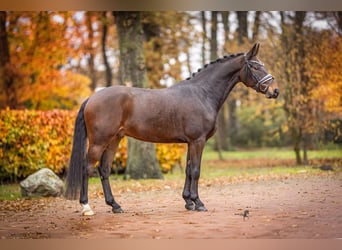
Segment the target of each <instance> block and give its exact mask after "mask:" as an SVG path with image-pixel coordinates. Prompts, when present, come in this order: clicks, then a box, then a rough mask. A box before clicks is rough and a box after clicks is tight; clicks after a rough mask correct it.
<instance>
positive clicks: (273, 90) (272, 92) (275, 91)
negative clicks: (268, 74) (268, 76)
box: [265, 80, 279, 99]
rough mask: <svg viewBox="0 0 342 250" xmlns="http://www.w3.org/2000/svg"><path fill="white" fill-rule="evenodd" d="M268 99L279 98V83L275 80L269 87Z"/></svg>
mask: <svg viewBox="0 0 342 250" xmlns="http://www.w3.org/2000/svg"><path fill="white" fill-rule="evenodd" d="M265 95H266V97H267V98H274V99H275V98H277V97H278V96H279V88H278V85H277V83H276V82H275V81H274V80H273V81H272V83H271V84H270V86H269V87H268V89H267V91H266V93H265Z"/></svg>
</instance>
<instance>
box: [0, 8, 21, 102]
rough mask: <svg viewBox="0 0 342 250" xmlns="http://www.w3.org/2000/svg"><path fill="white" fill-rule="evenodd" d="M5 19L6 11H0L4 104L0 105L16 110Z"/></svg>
mask: <svg viewBox="0 0 342 250" xmlns="http://www.w3.org/2000/svg"><path fill="white" fill-rule="evenodd" d="M6 18H7V13H6V11H0V89H3V90H4V95H5V96H4V99H5V102H4V103H3V104H2V105H3V106H4V107H3V108H5V107H9V108H16V106H17V97H16V90H15V88H14V76H13V74H12V73H11V72H10V52H9V45H8V39H7V31H6ZM0 105H1V103H0ZM0 108H1V107H0Z"/></svg>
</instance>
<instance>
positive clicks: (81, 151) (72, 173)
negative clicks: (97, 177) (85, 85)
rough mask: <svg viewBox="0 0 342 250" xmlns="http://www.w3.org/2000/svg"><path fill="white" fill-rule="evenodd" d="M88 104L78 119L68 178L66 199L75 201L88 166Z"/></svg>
mask: <svg viewBox="0 0 342 250" xmlns="http://www.w3.org/2000/svg"><path fill="white" fill-rule="evenodd" d="M87 102H88V99H87V100H85V101H84V102H83V103H82V105H81V108H80V110H79V111H78V114H77V117H76V121H75V128H74V140H73V145H72V151H71V158H70V163H69V169H68V174H67V178H66V191H65V197H66V198H68V199H73V200H75V199H76V195H77V194H78V193H79V190H80V188H81V184H82V177H83V171H85V169H86V165H87V152H86V150H87V128H86V124H85V121H84V109H85V106H86V104H87Z"/></svg>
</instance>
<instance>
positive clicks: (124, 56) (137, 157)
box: [113, 11, 163, 179]
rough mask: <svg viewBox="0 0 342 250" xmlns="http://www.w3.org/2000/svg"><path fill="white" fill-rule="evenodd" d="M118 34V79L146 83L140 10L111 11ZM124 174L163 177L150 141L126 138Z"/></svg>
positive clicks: (139, 84)
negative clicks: (126, 150)
mask: <svg viewBox="0 0 342 250" xmlns="http://www.w3.org/2000/svg"><path fill="white" fill-rule="evenodd" d="M113 15H114V18H115V22H116V25H117V29H118V35H119V49H120V81H121V84H123V85H126V86H132V87H145V86H146V85H147V80H146V69H145V60H144V54H143V37H144V34H143V29H142V25H141V12H128V11H127V12H126V11H125V12H113ZM125 177H126V178H133V179H146V178H159V179H161V178H163V175H162V174H161V171H160V166H159V162H158V160H157V157H156V150H155V146H154V144H152V143H147V142H142V141H138V140H135V139H133V138H128V159H127V167H126V172H125Z"/></svg>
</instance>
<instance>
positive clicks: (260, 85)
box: [240, 43, 279, 98]
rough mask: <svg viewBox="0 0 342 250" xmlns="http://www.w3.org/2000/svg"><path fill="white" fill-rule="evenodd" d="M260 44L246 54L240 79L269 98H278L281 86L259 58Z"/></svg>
mask: <svg viewBox="0 0 342 250" xmlns="http://www.w3.org/2000/svg"><path fill="white" fill-rule="evenodd" d="M258 52H259V44H258V43H256V44H254V46H253V48H252V49H251V50H250V51H249V52H247V53H245V54H244V65H243V67H242V68H241V70H240V81H241V82H243V83H244V84H245V85H246V86H247V87H250V88H253V89H255V90H256V91H257V92H260V93H263V94H265V95H266V97H267V98H277V97H278V95H279V88H278V84H277V82H276V81H275V80H274V77H273V76H272V75H271V74H269V73H267V71H266V69H265V65H264V64H263V63H262V62H261V61H260V60H259V59H258V58H257V54H258Z"/></svg>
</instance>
